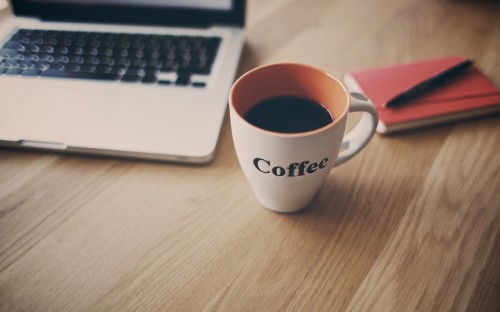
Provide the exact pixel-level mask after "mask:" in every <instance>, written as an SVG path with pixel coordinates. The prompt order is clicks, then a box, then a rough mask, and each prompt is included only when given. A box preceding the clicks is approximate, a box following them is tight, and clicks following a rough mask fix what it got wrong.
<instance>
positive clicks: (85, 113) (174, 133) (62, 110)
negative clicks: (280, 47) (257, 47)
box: [0, 0, 245, 163]
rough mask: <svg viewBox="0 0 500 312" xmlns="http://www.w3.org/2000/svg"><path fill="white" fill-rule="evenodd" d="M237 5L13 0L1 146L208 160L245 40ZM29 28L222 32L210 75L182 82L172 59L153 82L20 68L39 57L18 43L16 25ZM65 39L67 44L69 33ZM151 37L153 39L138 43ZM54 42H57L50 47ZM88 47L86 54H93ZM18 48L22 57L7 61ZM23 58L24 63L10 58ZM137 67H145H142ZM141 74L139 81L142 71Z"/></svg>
mask: <svg viewBox="0 0 500 312" xmlns="http://www.w3.org/2000/svg"><path fill="white" fill-rule="evenodd" d="M244 5H245V4H244V1H240V0H146V1H139V0H138V1H132V0H102V1H96V0H23V1H15V0H14V1H13V7H14V11H15V16H13V17H11V18H8V19H6V20H4V21H1V24H0V47H1V46H3V45H4V44H5V43H6V42H7V41H8V40H9V38H11V37H12V36H13V35H14V34H16V33H17V37H16V40H21V46H19V45H17V44H16V43H15V42H14V43H12V42H10V43H9V44H8V45H7V47H5V46H3V48H2V49H0V66H2V64H3V69H2V73H0V145H2V146H7V147H15V148H29V149H42V150H49V151H59V152H70V153H85V154H94V155H109V156H121V157H132V158H142V159H152V160H168V161H179V162H188V163H206V162H209V161H210V160H212V159H213V157H214V154H215V150H216V146H217V141H218V137H219V133H220V130H221V126H222V122H223V119H224V115H225V111H226V107H227V95H228V92H229V89H230V86H231V84H232V82H233V79H234V76H235V73H236V69H237V66H238V62H239V58H240V54H241V51H242V47H243V44H244V30H243V25H244ZM19 30H22V31H21V33H19V32H20V31H19ZM35 30H37V31H39V32H42V33H44V34H50V35H52V34H53V33H56V34H57V36H59V37H56V39H57V40H55V41H54V42H58V43H59V42H61V40H59V39H61V38H62V35H61V32H64V33H63V34H72V35H73V36H74V34H77V35H78V36H79V35H80V33H81V32H86V33H90V35H89V36H90V37H92V36H94V35H95V34H96V33H98V34H99V35H98V36H99V38H100V37H101V36H104V37H105V36H107V35H105V34H107V33H111V34H116V33H120V34H125V35H123V36H125V38H129V37H127V36H128V34H132V36H135V35H139V36H141V35H144V36H146V35H147V36H148V38H157V37H158V38H163V36H167V35H170V36H174V37H175V38H181V39H182V38H184V37H186V36H187V37H190V38H192V37H196V38H198V37H200V38H207V37H208V38H219V39H218V40H219V41H218V42H219V43H218V48H217V53H216V56H214V58H213V61H212V65H211V69H210V72H209V74H207V73H201V74H199V73H189V77H187V78H186V79H187V80H186V79H185V80H186V81H180V80H181V78H182V77H180V76H181V75H182V74H183V73H181V72H180V70H179V68H178V66H182V65H179V64H180V63H179V62H180V61H179V60H177V62H178V64H177V70H176V69H174V70H171V69H170V70H167V71H163V70H162V69H161V67H158V68H157V71H156V74H155V75H156V76H155V77H153V78H152V80H153V81H148V82H147V83H145V81H144V82H142V81H140V80H139V81H137V80H134V81H125V80H126V79H125V78H124V77H125V75H124V76H121V77H122V78H121V80H120V78H118V80H116V79H115V80H107V79H106V80H100V79H93V78H91V79H86V78H79V77H80V76H78V77H76V79H75V77H71V78H66V77H63V78H61V77H54V76H53V75H48V76H45V75H44V74H45V73H49V72H50V71H52V72H53V73H54V72H55V73H56V74H57V72H56V71H55V70H57V68H56V69H55V70H52V69H51V70H49V69H47V72H44V74H40V75H24V74H23V73H28V70H29V69H33V66H36V65H31V64H32V63H33V62H27V61H26V59H27V58H28V57H31V54H29V53H26V52H29V51H30V49H35V48H36V47H35V48H33V46H30V47H28V44H24V46H23V42H24V41H23V40H25V42H28V40H27V39H26V38H24V36H23V33H26V34H28V35H31V36H32V37H33V36H34V33H33V32H34V31H35ZM37 34H38V33H37ZM183 36H184V37H183ZM71 38H73V37H71ZM132 38H135V37H132ZM32 39H33V38H30V40H32ZM35 39H36V40H39V39H37V38H35ZM44 40H45V42H47V39H43V40H40V43H41V44H40V45H39V48H42V49H45V48H46V47H45V46H44V45H43V41H44ZM49 40H52V39H50V38H49ZM71 40H72V41H73V42H72V43H74V42H75V40H76V39H71ZM71 40H70V41H71ZM176 40H177V39H176ZM52 41H53V40H52ZM88 41H89V40H87V42H88ZM148 44H151V45H153V44H152V43H147V42H145V45H148ZM176 44H177V45H180V44H179V43H176ZM96 45H97V44H96ZM110 46H111V45H110ZM68 47H69V48H71V49H73V48H74V47H73V46H72V45H68ZM113 47H114V46H113ZM59 48H60V47H59V46H56V50H57V49H59ZM61 49H64V47H61ZM144 49H145V50H144V51H143V53H149V52H150V50H148V46H146V47H144ZM2 51H3V52H2ZM13 51H16V52H19V53H18V54H19V55H16V54H15V53H14V52H13ZM58 51H59V50H58ZM134 51H136V50H134ZM21 52H23V53H24V54H23V53H21ZM48 52H50V51H48ZM52 52H53V51H52ZM163 52H164V51H163ZM53 53H55V52H53ZM96 53H97V52H96ZM127 53H129V52H127ZM127 53H125V54H127ZM21 54H22V55H21ZM48 54H50V53H48ZM110 54H111V52H110ZM49 56H50V55H49ZM49 56H45V55H44V56H43V57H49ZM63 56H64V55H63ZM63 56H61V55H57V56H55V54H54V55H53V57H56V58H62V57H63ZM83 56H86V55H82V57H83ZM87 56H88V59H92V55H87ZM95 56H96V57H97V56H99V55H95ZM16 57H17V58H21V59H22V58H25V59H24V60H17V61H16V60H15V59H14V60H13V58H16ZM74 58H75V59H78V57H74ZM83 58H84V59H86V58H85V57H83ZM172 58H173V59H175V58H176V57H174V56H172ZM177 58H178V56H177ZM63 59H64V58H63ZM80 59H81V58H80ZM121 59H123V57H122V58H121ZM158 59H160V61H161V60H163V61H165V60H167V57H166V56H164V55H160V56H159V57H158ZM64 60H66V61H67V58H66V59H64ZM101 60H102V59H101ZM132 61H136V59H133V60H132ZM16 62H17V63H16ZM23 62H24V63H28V66H26V65H25V64H24V63H23ZM21 63H23V65H16V64H21ZM129 63H130V60H129ZM160 63H161V62H160ZM13 64H14V65H13ZM37 64H38V63H37ZM113 64H115V63H113ZM145 64H146V62H145V63H144V64H143V65H145ZM164 64H165V63H164ZM49 65H50V66H54V65H53V64H49ZM65 65H66V63H65ZM80 65H81V67H82V68H83V66H84V65H85V64H83V65H82V64H77V66H76V67H80ZM99 65H103V64H99V62H98V61H96V64H95V66H94V67H92V66H90V67H91V68H94V69H95V68H96V67H97V68H99ZM174 65H175V64H174ZM9 66H10V67H9ZM16 66H18V67H19V68H18V67H16ZM30 66H31V67H30ZM101 67H103V66H101ZM104 67H105V66H104ZM50 68H52V67H50ZM113 68H114V67H113ZM131 68H132V67H130V68H129V69H130V70H131ZM134 69H135V68H134ZM25 70H26V72H24V71H25ZM44 70H45V69H44ZM124 70H127V68H125V69H124ZM32 71H36V70H32ZM139 71H140V72H141V69H140V68H139ZM38 73H39V71H38ZM127 73H128V72H127ZM122 74H123V71H122ZM141 74H142V75H144V71H142V72H141ZM139 78H140V79H143V80H146V78H145V77H144V76H140V77H139ZM179 81H180V83H179Z"/></svg>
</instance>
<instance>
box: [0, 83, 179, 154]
mask: <svg viewBox="0 0 500 312" xmlns="http://www.w3.org/2000/svg"><path fill="white" fill-rule="evenodd" d="M109 87H110V86H108V88H106V89H105V88H100V89H98V91H97V92H96V91H95V89H92V90H91V89H90V88H89V89H88V90H86V89H82V88H78V89H77V90H74V89H70V90H67V89H65V88H64V87H63V86H59V87H57V88H55V87H52V86H51V87H48V88H40V87H35V88H34V89H32V90H30V92H29V93H28V94H27V95H26V96H25V98H24V100H23V101H22V102H21V103H20V104H21V105H20V106H19V107H18V109H16V110H15V111H14V112H13V114H12V115H11V116H10V117H9V118H8V120H7V121H6V122H5V124H4V125H3V126H2V136H4V135H6V137H7V138H11V139H13V140H23V141H30V140H33V141H41V142H55V143H59V144H64V145H67V146H79V147H89V148H101V149H121V150H124V149H125V150H149V151H157V152H161V150H162V146H161V145H162V143H161V142H164V144H166V145H169V146H172V145H175V144H176V142H174V141H175V137H172V136H169V139H168V140H170V142H167V141H168V140H167V139H166V136H165V133H166V131H168V129H167V128H166V125H168V124H170V126H174V128H175V127H177V129H182V127H187V126H188V125H186V124H184V125H183V124H179V121H178V120H176V118H175V116H173V115H175V114H172V113H173V112H172V111H171V109H172V107H171V105H168V103H165V100H163V101H162V99H161V98H160V99H159V98H158V96H157V97H156V98H155V97H149V99H147V96H146V99H145V97H144V96H138V95H137V96H135V95H134V94H133V93H131V92H128V93H127V92H117V89H116V88H109ZM113 89H114V90H113ZM121 90H124V89H123V88H121ZM163 152H165V151H163Z"/></svg>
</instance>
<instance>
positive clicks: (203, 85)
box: [192, 82, 207, 88]
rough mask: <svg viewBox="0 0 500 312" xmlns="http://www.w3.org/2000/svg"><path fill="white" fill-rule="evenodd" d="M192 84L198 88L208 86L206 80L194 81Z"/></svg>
mask: <svg viewBox="0 0 500 312" xmlns="http://www.w3.org/2000/svg"><path fill="white" fill-rule="evenodd" d="M192 86H193V87H196V88H204V87H206V86H207V84H206V83H204V82H193V84H192Z"/></svg>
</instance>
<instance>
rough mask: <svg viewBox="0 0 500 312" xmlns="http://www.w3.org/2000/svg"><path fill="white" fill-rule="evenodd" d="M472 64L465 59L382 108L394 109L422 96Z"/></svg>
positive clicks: (393, 99) (470, 60)
mask: <svg viewBox="0 0 500 312" xmlns="http://www.w3.org/2000/svg"><path fill="white" fill-rule="evenodd" d="M473 63H474V60H472V59H467V60H465V61H463V62H460V63H458V64H457V65H455V66H452V67H450V68H448V69H445V70H443V71H441V72H439V73H437V74H436V75H434V76H432V77H431V78H429V79H427V80H425V81H423V82H421V83H419V84H417V85H415V86H413V87H411V88H409V89H407V90H406V91H404V92H403V93H401V94H399V95H397V96H396V97H394V98H392V99H390V100H389V101H387V102H386V103H385V104H384V105H383V106H384V107H395V106H398V105H401V104H403V103H404V102H405V101H407V100H409V99H411V98H414V97H416V96H418V95H420V94H423V93H425V92H427V91H429V90H430V89H433V88H435V87H438V86H441V85H443V84H445V83H446V82H448V80H449V79H451V78H453V77H455V76H457V75H458V74H460V73H462V72H463V71H465V70H466V69H468V68H469V67H470V66H471V65H472V64H473Z"/></svg>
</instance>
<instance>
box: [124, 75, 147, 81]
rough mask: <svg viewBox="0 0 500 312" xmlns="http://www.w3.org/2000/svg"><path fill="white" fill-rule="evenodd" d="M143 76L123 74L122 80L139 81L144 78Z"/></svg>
mask: <svg viewBox="0 0 500 312" xmlns="http://www.w3.org/2000/svg"><path fill="white" fill-rule="evenodd" d="M142 77H143V76H140V75H123V77H122V81H126V82H138V81H141V80H142Z"/></svg>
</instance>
